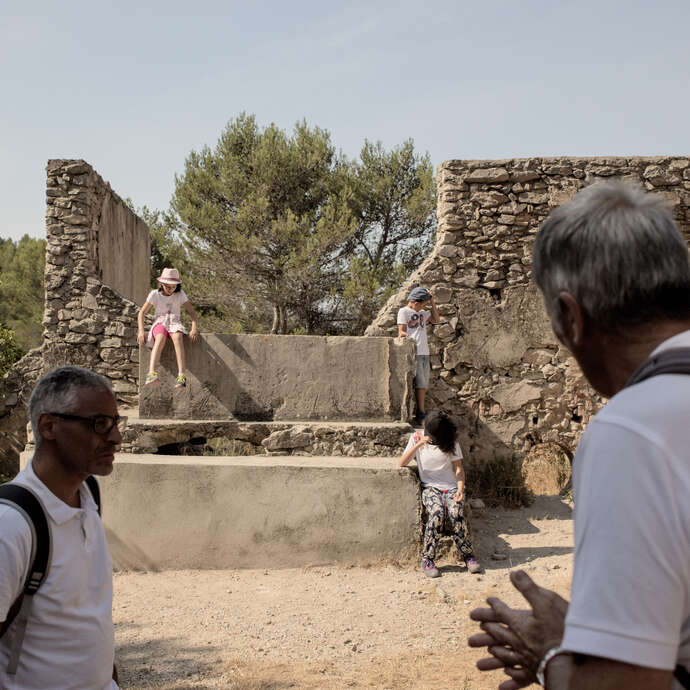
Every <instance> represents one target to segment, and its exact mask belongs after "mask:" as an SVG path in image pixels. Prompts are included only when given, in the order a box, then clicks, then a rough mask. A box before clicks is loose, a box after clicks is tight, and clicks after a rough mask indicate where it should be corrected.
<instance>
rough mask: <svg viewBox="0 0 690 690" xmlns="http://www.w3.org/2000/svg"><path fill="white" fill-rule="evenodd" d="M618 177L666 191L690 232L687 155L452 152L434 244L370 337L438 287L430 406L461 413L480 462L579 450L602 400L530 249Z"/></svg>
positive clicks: (392, 327)
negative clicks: (537, 450) (549, 223)
mask: <svg viewBox="0 0 690 690" xmlns="http://www.w3.org/2000/svg"><path fill="white" fill-rule="evenodd" d="M612 178H622V179H624V180H630V181H633V182H636V183H638V184H641V185H643V186H644V187H645V188H646V189H648V190H650V191H652V192H656V193H658V194H661V195H662V196H664V197H665V198H666V199H668V200H669V201H670V202H671V203H672V204H673V207H674V212H675V218H676V221H677V223H678V225H679V227H680V229H681V231H682V232H683V234H684V235H685V237H686V238H688V236H689V235H690V160H689V159H688V158H687V157H685V158H677V157H655V158H527V159H508V160H494V161H474V160H467V161H461V160H451V161H446V162H445V163H443V164H442V165H441V166H439V169H438V175H437V181H438V236H437V242H436V246H435V248H434V250H433V252H432V254H431V255H430V256H429V257H427V259H426V260H425V261H424V262H423V263H422V265H421V266H420V267H419V269H418V270H417V271H416V272H415V273H414V274H413V275H412V276H410V278H409V279H408V280H407V281H406V283H405V284H404V285H403V287H402V288H401V290H400V291H399V292H398V293H397V294H396V295H394V296H393V297H391V299H390V300H389V301H388V303H387V304H386V305H385V307H384V308H383V309H382V310H381V312H380V313H379V315H378V316H377V318H376V319H375V321H374V322H373V323H372V324H371V325H370V326H369V328H368V329H367V331H366V334H367V335H394V334H395V333H397V327H396V315H397V310H398V309H399V308H400V307H401V306H403V305H404V304H406V302H407V295H408V293H409V290H410V288H412V287H414V286H416V285H424V286H427V287H429V288H430V289H431V290H432V291H433V293H434V294H435V296H436V302H437V304H438V308H439V312H440V315H441V324H440V325H438V326H435V327H433V328H432V329H431V334H430V337H429V344H430V351H431V363H432V382H431V384H430V388H429V391H428V394H427V395H428V404H427V409H434V408H442V409H444V410H446V411H447V412H449V413H451V414H453V415H454V416H455V417H456V418H457V419H458V420H459V421H460V423H461V441H462V443H463V448H464V449H465V450H466V451H469V459H470V462H483V461H486V460H489V459H491V458H494V457H497V456H504V457H511V456H516V457H524V456H525V454H527V453H529V451H530V450H531V449H533V448H534V447H535V446H540V444H542V443H557V444H559V445H560V446H561V447H562V448H564V449H566V450H567V451H568V452H572V451H573V450H574V448H575V446H576V444H577V440H578V438H579V436H580V433H581V432H582V430H583V429H584V427H585V425H586V424H587V422H588V421H589V419H590V417H591V416H592V415H593V414H594V413H595V412H596V411H597V410H598V409H599V407H600V406H601V405H602V403H603V400H602V398H600V397H599V396H598V395H597V394H596V393H595V392H594V391H593V390H592V389H591V388H590V386H589V385H588V384H587V382H586V381H585V380H584V378H583V377H582V376H581V374H580V372H579V369H578V367H577V364H576V363H575V361H574V360H573V359H572V358H571V357H570V355H569V354H568V353H567V352H566V351H565V350H564V349H563V348H562V347H560V345H559V343H558V342H557V340H556V339H555V337H554V335H553V334H552V332H551V328H550V325H549V321H548V318H547V316H546V313H545V311H544V308H543V303H542V300H541V296H540V295H539V293H538V290H537V289H536V287H535V286H534V285H533V283H532V282H531V249H532V243H533V241H534V236H535V234H536V232H537V230H538V229H539V226H540V224H541V223H542V221H543V220H544V219H545V218H546V216H547V215H548V214H549V213H550V212H551V211H552V210H553V209H554V208H555V207H556V206H558V205H560V204H561V203H563V202H565V201H567V200H568V199H570V198H571V197H572V196H573V195H574V194H575V193H576V192H577V191H579V190H580V189H582V188H583V187H585V186H587V185H589V184H592V183H594V182H596V181H599V180H606V179H612ZM541 447H542V448H543V446H541Z"/></svg>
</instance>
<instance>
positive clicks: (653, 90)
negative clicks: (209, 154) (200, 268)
mask: <svg viewBox="0 0 690 690" xmlns="http://www.w3.org/2000/svg"><path fill="white" fill-rule="evenodd" d="M688 26H690V2H689V1H688V0H656V2H654V3H650V2H649V1H648V0H645V1H644V2H643V1H638V0H596V1H592V0H520V1H519V2H516V0H472V1H469V0H465V1H463V0H456V1H455V2H450V1H448V2H446V1H440V0H437V1H434V0H427V2H422V1H420V0H417V1H416V2H408V1H407V0H401V1H399V2H393V1H392V0H390V1H389V0H366V1H360V0H351V1H350V2H341V1H340V0H331V1H330V2H324V1H323V0H318V1H317V0H313V1H312V0H291V1H290V2H286V1H285V0H282V1H278V0H276V1H265V2H260V1H258V0H257V1H254V2H252V1H250V0H246V1H244V2H236V1H234V0H223V1H217V0H196V1H195V2H189V1H188V0H184V2H179V1H178V0H165V1H159V0H151V1H147V0H136V1H135V2H132V1H131V0H118V1H117V2H115V1H114V0H95V1H94V0H89V1H88V2H85V1H83V0H66V1H65V2H60V3H57V2H52V1H51V0H43V1H42V2H38V1H35V0H2V2H0V237H1V238H7V237H11V238H13V239H18V238H19V237H21V236H22V235H24V234H29V235H30V236H33V237H43V236H45V230H44V215H45V197H44V189H45V166H46V162H47V160H48V159H50V158H83V159H85V160H86V161H87V162H89V163H90V164H91V165H93V167H94V168H95V169H96V170H97V171H98V172H99V173H100V174H101V176H102V177H103V178H104V179H106V180H108V181H109V182H110V183H111V185H112V187H113V189H114V190H115V191H116V192H117V193H118V194H119V195H120V196H121V197H123V198H127V197H129V198H131V199H132V200H133V201H134V203H135V205H136V206H143V205H146V206H148V207H149V208H151V209H166V208H167V207H168V204H169V202H170V198H171V196H172V193H173V190H174V184H175V175H176V174H178V175H179V174H180V173H181V172H182V171H183V169H184V161H185V158H186V156H187V155H188V154H189V153H190V152H191V151H192V150H199V149H201V148H202V147H203V146H205V145H208V146H210V147H213V146H214V145H215V143H216V141H217V140H218V137H219V135H220V133H221V131H222V130H223V128H224V127H225V126H226V124H227V123H228V122H229V121H230V120H231V119H233V118H235V117H237V116H238V115H239V114H240V113H242V112H247V113H253V114H254V115H255V116H256V118H257V121H258V123H259V125H260V126H266V125H268V124H270V123H275V124H277V125H278V126H279V127H281V128H283V129H285V130H288V131H289V130H291V129H292V128H293V126H294V124H295V123H296V122H297V121H299V120H302V119H303V118H304V119H306V121H307V122H308V124H309V125H311V126H314V125H318V126H319V127H321V128H324V129H327V130H328V131H329V132H330V133H331V138H332V141H333V143H334V144H335V146H336V147H337V148H338V149H340V150H341V151H342V152H343V153H344V154H345V155H346V156H348V157H350V158H354V157H356V156H357V155H358V152H359V150H360V149H361V146H362V144H363V143H364V141H365V139H369V140H370V141H377V140H380V141H381V142H382V143H383V145H384V146H385V147H386V148H389V149H390V148H393V147H394V146H396V145H398V144H400V143H402V142H403V141H405V140H406V139H408V138H412V139H414V142H415V148H416V150H417V151H418V152H420V153H425V152H428V153H429V155H430V157H431V161H432V163H433V165H434V166H437V165H439V164H440V163H442V162H443V161H444V160H448V159H452V158H464V159H492V158H512V157H526V156H555V155H570V156H604V155H621V156H627V155H686V154H690V41H689V40H688Z"/></svg>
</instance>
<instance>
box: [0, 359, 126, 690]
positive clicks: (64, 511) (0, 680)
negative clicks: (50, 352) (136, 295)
mask: <svg viewBox="0 0 690 690" xmlns="http://www.w3.org/2000/svg"><path fill="white" fill-rule="evenodd" d="M29 418H30V421H31V427H32V430H33V435H34V440H35V444H36V451H35V453H34V456H33V458H32V459H31V461H30V462H29V464H28V465H27V467H26V468H25V469H24V470H22V471H21V472H20V473H19V474H18V475H17V476H16V477H15V478H14V479H13V480H12V483H15V484H18V485H20V486H23V487H25V488H28V489H29V490H31V491H32V492H33V494H34V495H35V496H36V497H37V498H38V499H39V501H40V502H41V504H42V506H43V509H44V512H45V515H46V518H47V522H48V526H49V530H50V536H51V548H52V553H51V557H50V564H49V566H48V571H47V572H48V574H47V576H46V578H45V580H44V582H43V584H42V585H41V586H40V588H39V589H38V591H37V592H36V594H35V595H34V596H33V597H32V599H33V604H32V608H31V611H30V616H29V618H28V623H27V625H26V629H25V632H24V639H23V642H22V645H21V649H20V652H19V658H18V662H17V664H16V669H13V670H14V672H8V665H9V659H10V651H11V650H12V642H13V637H14V634H16V632H17V631H16V630H15V629H13V628H16V626H15V624H14V623H13V624H12V625H10V627H9V628H8V630H7V632H6V633H5V635H4V636H3V637H2V638H1V639H0V688H3V689H5V690H15V689H19V688H21V689H22V690H34V689H35V690H39V689H45V688H60V689H61V690H68V689H74V690H76V689H77V688H89V689H93V690H112V689H113V688H117V687H118V686H117V683H116V678H117V674H116V671H115V665H114V656H115V651H114V650H115V645H114V630H113V621H112V596H113V581H112V561H111V559H110V553H109V552H108V545H107V543H106V539H105V531H104V529H103V523H102V522H101V519H100V516H99V514H98V507H97V505H96V502H95V501H94V497H93V495H92V494H91V491H90V490H89V488H88V487H87V485H86V484H85V479H86V478H87V477H88V476H89V475H98V476H106V475H109V474H110V473H111V472H112V471H113V461H114V457H115V456H114V454H115V451H116V449H117V447H118V445H119V444H120V443H121V442H122V436H121V435H120V427H122V426H124V422H125V420H124V418H122V417H120V416H119V415H118V413H117V402H116V400H115V396H114V394H113V392H112V388H111V386H110V382H109V381H108V380H107V379H105V378H104V377H102V376H99V375H98V374H95V373H93V372H91V371H89V370H88V369H82V368H80V367H73V366H66V367H60V368H58V369H55V370H54V371H51V372H50V373H48V374H46V375H45V376H44V377H43V378H42V379H41V380H40V381H39V382H38V383H37V384H36V387H35V388H34V390H33V392H32V394H31V398H30V400H29ZM32 544H33V542H32V531H31V527H30V526H29V523H28V522H27V520H26V519H25V518H24V517H23V516H22V514H21V513H20V512H19V511H18V510H15V509H14V508H12V507H10V506H7V505H0V621H4V620H5V619H6V618H8V614H9V611H10V608H11V607H12V604H13V603H14V602H15V601H16V600H17V598H18V597H19V595H20V594H21V592H22V590H23V587H24V582H25V579H26V576H27V572H28V569H29V566H30V561H31V558H32ZM15 622H16V621H15Z"/></svg>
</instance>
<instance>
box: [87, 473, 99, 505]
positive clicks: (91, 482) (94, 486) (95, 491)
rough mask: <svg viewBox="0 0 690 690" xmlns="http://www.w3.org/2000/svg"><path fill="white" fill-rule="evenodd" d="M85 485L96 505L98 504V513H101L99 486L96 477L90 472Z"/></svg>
mask: <svg viewBox="0 0 690 690" xmlns="http://www.w3.org/2000/svg"><path fill="white" fill-rule="evenodd" d="M85 482H86V486H88V487H89V491H91V495H92V496H93V500H94V502H95V503H96V506H98V514H99V515H100V514H101V488H100V487H99V486H98V481H97V479H96V477H94V476H93V475H92V474H90V475H89V476H88V477H87V478H86V479H85Z"/></svg>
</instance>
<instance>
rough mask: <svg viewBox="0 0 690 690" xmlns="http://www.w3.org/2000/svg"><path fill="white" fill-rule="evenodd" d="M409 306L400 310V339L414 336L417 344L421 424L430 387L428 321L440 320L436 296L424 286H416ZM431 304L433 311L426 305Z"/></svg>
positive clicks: (419, 419) (417, 383)
mask: <svg viewBox="0 0 690 690" xmlns="http://www.w3.org/2000/svg"><path fill="white" fill-rule="evenodd" d="M407 299H408V302H407V306H406V307H402V308H401V309H399V310H398V339H399V340H401V339H402V338H412V340H414V341H415V343H416V344H417V368H416V371H415V377H414V389H415V390H414V392H415V397H416V399H417V414H416V416H415V418H416V421H417V422H418V423H419V424H421V423H422V422H423V421H424V417H425V411H424V410H425V407H424V405H425V399H426V389H427V388H428V387H429V375H430V373H431V366H430V364H429V341H428V340H427V337H426V325H427V323H432V324H436V323H438V322H439V321H440V317H439V315H438V309H436V302H434V296H433V295H432V294H431V293H430V292H429V291H428V290H427V289H426V288H423V287H416V288H414V289H413V290H412V292H410V296H409V297H408V298H407ZM427 305H429V306H431V311H429V310H427V309H426V308H425V307H426V306H427Z"/></svg>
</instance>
